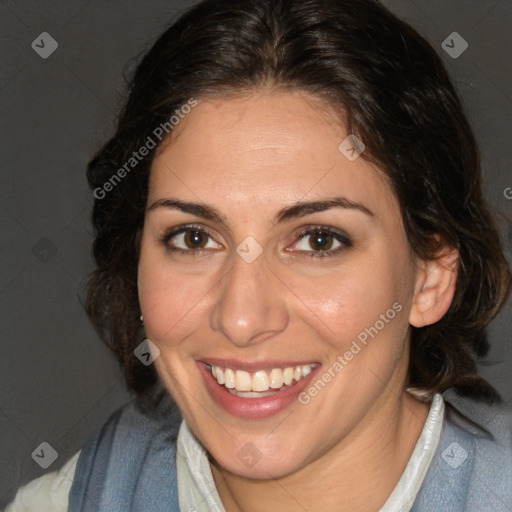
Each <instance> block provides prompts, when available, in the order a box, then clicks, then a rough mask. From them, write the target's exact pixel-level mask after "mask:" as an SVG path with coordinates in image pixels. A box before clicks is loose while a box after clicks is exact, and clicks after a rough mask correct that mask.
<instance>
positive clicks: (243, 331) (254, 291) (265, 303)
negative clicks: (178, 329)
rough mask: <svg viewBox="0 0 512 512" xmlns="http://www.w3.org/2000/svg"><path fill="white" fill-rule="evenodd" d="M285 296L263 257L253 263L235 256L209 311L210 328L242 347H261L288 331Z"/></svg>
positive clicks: (277, 279) (284, 290) (283, 288)
mask: <svg viewBox="0 0 512 512" xmlns="http://www.w3.org/2000/svg"><path fill="white" fill-rule="evenodd" d="M286 294H287V288H286V286H285V285H284V284H283V283H282V282H281V281H280V280H279V278H278V277H277V275H276V274H275V273H274V272H273V271H271V270H270V268H269V267H268V265H267V262H266V261H265V259H264V255H263V254H262V255H261V256H260V257H259V258H258V259H257V260H256V261H253V262H252V263H247V262H246V261H244V260H243V259H242V258H241V257H239V256H238V255H235V256H234V264H233V267H232V269H231V270H230V271H229V272H228V273H227V274H226V275H225V276H224V278H223V280H222V282H221V283H220V286H219V289H218V297H217V299H216V301H215V302H214V304H213V306H212V308H211V310H210V326H211V328H212V329H213V330H215V331H220V332H222V334H223V335H224V336H226V337H227V338H228V339H229V340H230V341H231V343H233V344H234V345H237V346H239V347H245V346H249V345H254V344H255V343H261V342H263V341H265V340H267V339H268V338H270V337H272V336H274V335H276V334H279V333H280V332H282V331H284V330H285V329H286V327H287V325H288V321H289V315H288V312H287V308H286Z"/></svg>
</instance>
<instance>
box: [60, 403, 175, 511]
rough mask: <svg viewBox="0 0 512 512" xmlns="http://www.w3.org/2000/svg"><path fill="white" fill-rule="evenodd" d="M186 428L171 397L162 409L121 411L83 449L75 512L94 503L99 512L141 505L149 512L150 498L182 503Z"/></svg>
mask: <svg viewBox="0 0 512 512" xmlns="http://www.w3.org/2000/svg"><path fill="white" fill-rule="evenodd" d="M180 424H181V413H180V412H179V409H178V408H177V406H176V405H175V403H174V402H173V401H172V399H171V398H170V396H169V395H168V394H166V395H165V396H163V397H162V400H161V401H160V402H159V403H158V404H157V405H151V404H147V405H143V404H141V403H140V402H130V403H128V404H126V405H124V406H123V407H121V408H119V409H117V410H116V411H115V412H114V413H113V414H112V415H111V416H110V418H109V419H108V420H107V421H106V423H105V424H104V425H103V426H102V427H101V428H100V429H98V430H97V431H96V432H95V433H94V434H93V435H92V436H91V437H90V438H89V439H88V440H87V442H86V443H85V445H84V447H83V448H82V452H81V454H80V457H79V460H78V462H77V467H76V472H75V476H74V479H73V485H72V487H71V489H70V493H69V510H70V511H75V510H76V511H83V510H89V508H87V507H88V503H93V504H95V507H96V508H95V510H131V509H132V508H133V509H136V510H139V508H137V507H138V506H139V505H140V509H141V510H142V509H144V510H146V511H148V512H149V511H150V510H151V511H152V510H153V509H152V508H151V506H152V505H151V506H149V504H148V503H147V497H148V496H152V497H153V498H154V501H155V503H157V502H160V503H163V502H165V503H174V502H176V500H177V474H176V441H177V436H178V432H179V427H180ZM157 497H158V499H157ZM159 500H160V501H159ZM98 504H100V505H101V506H97V505H98ZM155 506H156V505H155ZM101 507H103V508H101Z"/></svg>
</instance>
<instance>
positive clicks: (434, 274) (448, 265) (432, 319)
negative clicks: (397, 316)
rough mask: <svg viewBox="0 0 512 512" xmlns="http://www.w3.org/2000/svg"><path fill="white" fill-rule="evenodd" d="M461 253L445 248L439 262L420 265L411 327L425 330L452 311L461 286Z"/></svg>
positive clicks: (411, 312) (421, 263)
mask: <svg viewBox="0 0 512 512" xmlns="http://www.w3.org/2000/svg"><path fill="white" fill-rule="evenodd" d="M458 264H459V252H458V251H457V250H456V249H453V248H446V247H445V248H444V249H443V250H442V251H441V252H440V253H439V256H438V257H437V258H436V259H435V260H429V261H424V260H420V261H419V262H418V263H417V268H418V270H417V273H416V285H415V288H414V297H413V301H412V306H411V311H410V314H409V323H410V324H411V325H412V326H414V327H424V326H425V325H431V324H434V323H436V322H437V321H438V320H440V319H441V318H442V317H443V316H444V315H445V313H446V312H447V311H448V309H449V307H450V305H451V303H452V300H453V296H454V294H455V287H456V283H457V269H458Z"/></svg>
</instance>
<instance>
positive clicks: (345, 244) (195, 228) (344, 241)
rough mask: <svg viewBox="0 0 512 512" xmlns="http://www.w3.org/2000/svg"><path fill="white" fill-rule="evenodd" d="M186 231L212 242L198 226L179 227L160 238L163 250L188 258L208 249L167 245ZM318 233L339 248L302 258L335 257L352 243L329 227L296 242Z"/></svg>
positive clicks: (314, 230)
mask: <svg viewBox="0 0 512 512" xmlns="http://www.w3.org/2000/svg"><path fill="white" fill-rule="evenodd" d="M187 231H199V232H200V233H202V234H205V235H207V236H208V237H209V238H210V239H212V240H213V237H212V236H211V234H210V233H209V232H208V230H206V229H205V228H204V227H202V226H198V225H196V224H187V225H185V226H180V227H178V228H175V229H173V230H171V231H170V232H168V233H166V234H165V235H164V236H163V237H162V239H161V243H162V244H163V245H164V246H165V248H166V249H167V250H169V251H171V252H178V253H181V254H187V255H189V256H196V255H197V253H201V252H202V251H205V250H208V249H180V248H179V247H172V246H170V245H169V241H170V240H171V239H172V238H173V237H175V236H176V235H180V234H182V233H186V232H187ZM318 233H323V234H324V235H327V236H332V237H333V238H334V239H335V240H336V241H337V242H339V243H340V244H341V246H340V247H338V248H337V249H334V250H332V249H329V250H326V251H314V250H311V251H301V252H303V253H304V256H306V257H308V258H319V259H320V258H326V257H331V256H335V255H337V254H338V253H340V252H342V251H344V250H346V249H349V248H351V247H352V241H351V240H350V238H349V237H348V236H347V235H346V234H344V233H343V232H341V231H338V230H335V229H333V228H332V227H330V226H313V227H309V228H306V229H304V230H302V231H301V232H299V233H298V235H297V240H298V241H300V240H302V239H303V238H305V237H306V236H308V235H315V234H318Z"/></svg>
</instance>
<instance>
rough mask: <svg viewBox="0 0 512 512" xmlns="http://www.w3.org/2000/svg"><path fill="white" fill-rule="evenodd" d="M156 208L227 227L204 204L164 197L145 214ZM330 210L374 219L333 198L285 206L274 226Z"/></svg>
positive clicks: (357, 206)
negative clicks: (354, 211) (340, 209)
mask: <svg viewBox="0 0 512 512" xmlns="http://www.w3.org/2000/svg"><path fill="white" fill-rule="evenodd" d="M157 208H170V209H175V210H181V211H182V212H184V213H191V214H193V215H196V216H197V217H202V218H204V219H207V220H211V221H213V222H217V223H219V224H223V225H225V226H228V225H229V223H228V221H227V219H226V217H225V216H224V215H222V214H221V213H220V212H219V211H218V210H217V209H216V208H214V207H213V206H210V205H208V204H204V203H193V202H189V201H180V200H178V199H174V198H170V197H166V198H161V199H157V200H156V201H155V202H153V203H152V204H151V205H150V206H148V207H147V208H146V212H151V211H153V210H155V209H157ZM332 208H344V209H350V210H358V211H360V212H362V213H364V214H366V215H368V216H369V217H375V214H374V213H373V212H372V211H371V210H370V209H369V208H367V207H366V206H364V205H362V204H360V203H356V202H354V201H351V200H350V199H347V198H346V197H334V198H332V199H325V200H319V201H306V202H304V201H299V202H297V203H295V204H292V205H290V206H286V207H284V208H282V209H281V210H279V211H278V212H277V214H276V215H275V216H274V224H278V223H282V222H286V221H290V220H292V219H296V218H300V217H304V216H306V215H309V214H311V213H316V212H323V211H326V210H330V209H332Z"/></svg>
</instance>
